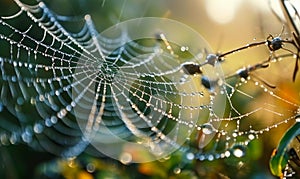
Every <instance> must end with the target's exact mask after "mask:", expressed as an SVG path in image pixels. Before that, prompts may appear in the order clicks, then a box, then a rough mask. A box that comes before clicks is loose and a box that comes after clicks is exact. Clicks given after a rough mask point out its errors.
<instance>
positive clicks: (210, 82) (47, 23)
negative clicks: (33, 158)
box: [0, 0, 299, 163]
mask: <svg viewBox="0 0 300 179" xmlns="http://www.w3.org/2000/svg"><path fill="white" fill-rule="evenodd" d="M15 3H16V4H17V6H18V11H17V12H16V13H15V14H13V15H10V16H2V17H1V19H0V48H1V49H2V50H1V52H0V53H1V58H0V62H1V80H0V83H1V98H0V99H1V101H0V104H1V105H0V109H1V113H0V115H1V121H0V129H1V137H0V139H1V145H10V144H18V143H26V144H28V145H30V146H31V147H33V148H35V149H37V150H46V151H48V152H51V153H54V154H56V155H59V156H63V157H67V158H69V157H74V156H78V155H79V154H81V153H82V152H84V151H85V150H86V149H87V148H90V147H91V148H95V149H97V150H98V151H100V152H102V153H104V154H106V155H108V156H111V157H113V158H115V159H118V160H120V161H121V162H123V163H130V162H139V161H149V160H153V158H152V157H150V158H143V159H138V158H136V156H134V153H136V152H137V151H139V149H136V147H130V145H136V146H142V150H146V151H148V152H149V153H150V154H151V155H154V156H155V157H165V156H166V155H169V154H170V153H171V152H174V151H175V150H178V149H179V151H181V152H182V153H184V154H185V155H186V157H187V158H188V159H189V160H194V159H197V160H201V161H202V160H209V161H211V160H215V159H219V158H227V157H230V156H232V155H233V156H235V157H242V156H244V155H245V152H246V150H247V146H248V144H249V143H250V142H251V141H252V140H254V139H257V138H258V137H259V136H261V135H262V134H263V133H266V132H268V131H270V130H272V129H274V128H277V127H279V126H281V125H284V124H286V123H290V122H291V123H292V122H293V121H294V118H295V116H296V115H297V114H298V112H299V111H298V108H299V104H298V101H297V100H295V99H291V98H288V97H287V95H286V94H284V92H283V90H282V89H281V88H283V87H282V86H280V84H277V81H276V80H274V79H273V80H272V78H268V77H266V79H265V78H264V79H262V78H261V76H265V75H264V72H265V74H266V73H269V71H272V72H273V71H276V69H277V68H279V67H280V65H281V64H283V63H286V61H288V60H293V59H295V58H297V56H296V53H297V49H296V48H295V46H293V44H289V43H286V46H285V48H286V49H290V50H283V49H279V50H282V51H280V52H277V49H276V50H274V48H275V46H272V45H274V44H271V45H270V44H269V43H271V42H272V40H273V39H275V38H273V37H272V38H271V37H270V38H268V39H267V40H265V41H262V42H257V43H256V44H255V45H248V46H247V48H246V47H245V48H243V49H240V50H239V51H241V52H243V51H244V50H245V51H247V50H246V49H248V48H252V47H253V48H257V47H256V46H258V47H259V48H265V49H266V51H267V52H268V55H267V57H266V58H263V59H261V60H260V61H258V62H256V63H255V64H253V65H249V66H247V67H243V68H239V67H238V68H237V69H227V68H226V69H225V68H223V70H224V74H223V71H222V67H223V65H228V64H230V63H234V62H232V61H231V59H230V57H231V55H232V53H220V54H213V53H210V52H209V51H210V49H209V45H208V44H207V43H206V42H205V41H204V40H203V39H201V40H202V41H200V42H199V44H202V45H199V46H197V47H196V50H195V51H194V49H193V46H191V45H187V46H182V45H181V44H179V45H178V44H176V43H173V42H172V41H170V40H169V37H170V36H171V34H166V32H164V31H163V30H161V31H158V32H154V33H153V36H152V38H151V37H149V38H144V39H133V38H132V34H130V31H129V30H128V29H122V28H120V29H121V30H120V31H119V33H113V34H109V33H110V32H111V31H106V32H107V33H106V32H104V33H101V34H99V33H98V32H97V30H96V28H95V27H94V25H93V21H92V19H91V17H90V16H89V15H86V16H85V17H84V18H76V19H74V18H71V17H63V16H58V15H56V14H55V13H53V12H52V11H51V10H50V9H48V8H47V7H46V5H45V4H44V3H43V2H39V3H35V4H33V5H27V4H24V3H22V2H20V1H18V0H15ZM20 22H23V25H22V26H18V25H17V24H18V23H20ZM64 22H72V23H74V22H75V23H77V24H81V25H82V26H81V28H80V30H79V31H78V32H76V33H71V32H69V31H68V30H66V28H65V27H64V26H63V25H62V23H64ZM158 30H160V29H158ZM116 34H118V35H116ZM164 34H166V35H164ZM110 35H112V36H110ZM287 41H288V40H287ZM186 43H187V42H186ZM265 44H266V45H265ZM192 45H194V44H192ZM275 51H276V52H275ZM272 68H273V70H272ZM274 69H275V70H274ZM267 76H268V75H267ZM288 79H290V78H288ZM269 80H270V81H271V82H270V84H269ZM258 96H259V98H258ZM241 101H242V102H241ZM241 104H242V105H243V106H244V107H238V106H240V105H241ZM279 105H280V106H285V108H284V109H282V108H281V107H278V106H279ZM254 118H260V119H261V120H266V119H269V118H272V120H268V121H263V122H260V121H259V120H254ZM120 141H122V142H124V141H125V142H124V143H122V142H121V145H120ZM107 146H110V147H107ZM116 146H117V147H116ZM120 146H121V147H120ZM105 147H107V149H106V148H105ZM112 148H115V149H116V148H117V151H113V154H112V153H109V152H111V151H110V150H111V149H112ZM107 152H108V153H107ZM149 153H148V154H149ZM148 154H147V155H148ZM150 154H149V155H150ZM155 157H154V158H155Z"/></svg>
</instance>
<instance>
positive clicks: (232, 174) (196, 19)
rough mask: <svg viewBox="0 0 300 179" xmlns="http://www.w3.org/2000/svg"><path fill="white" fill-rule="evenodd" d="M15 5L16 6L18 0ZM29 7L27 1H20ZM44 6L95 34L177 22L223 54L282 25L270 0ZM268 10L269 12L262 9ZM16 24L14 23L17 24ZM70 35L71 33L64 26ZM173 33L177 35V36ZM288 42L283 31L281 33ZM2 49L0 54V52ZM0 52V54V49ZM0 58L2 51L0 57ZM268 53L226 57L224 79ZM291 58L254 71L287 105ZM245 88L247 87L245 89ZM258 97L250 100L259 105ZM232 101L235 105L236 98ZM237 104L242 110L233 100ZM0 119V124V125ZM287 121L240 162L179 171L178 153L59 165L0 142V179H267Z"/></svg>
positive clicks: (49, 1) (9, 8)
mask: <svg viewBox="0 0 300 179" xmlns="http://www.w3.org/2000/svg"><path fill="white" fill-rule="evenodd" d="M22 2H23V1H22ZM24 2H26V3H29V4H35V3H34V2H31V1H29V0H26V1H25V0H24ZM44 2H45V4H46V5H47V6H48V7H49V8H50V9H51V10H52V11H54V12H55V13H57V14H59V15H62V16H75V17H83V16H84V15H86V14H90V15H91V17H92V19H93V21H94V23H95V26H96V28H97V30H98V31H99V32H101V31H103V30H105V29H106V28H108V27H110V26H112V25H114V24H117V23H119V22H122V21H125V20H129V19H132V18H139V17H165V18H170V19H174V20H177V21H179V22H181V23H184V24H186V25H188V26H190V27H191V28H193V29H194V30H195V31H197V32H199V34H201V35H202V36H203V38H204V39H206V41H207V43H208V44H209V45H210V47H211V50H212V53H217V52H225V51H229V50H232V49H235V48H237V47H241V46H244V45H246V44H248V43H252V42H258V41H263V40H265V39H266V38H267V37H268V35H269V34H273V35H274V36H276V35H279V34H280V33H281V31H282V28H283V23H282V22H280V20H279V19H278V18H277V17H276V16H275V14H274V13H273V12H272V11H271V9H272V8H273V10H274V11H275V12H276V13H278V15H279V16H281V12H280V9H278V8H276V6H277V5H276V2H275V1H272V3H271V5H270V3H269V1H268V0H251V1H243V0H186V1H181V0H151V1H149V0H45V1H44ZM270 6H272V7H270ZM17 11H18V8H17V6H16V5H15V3H14V2H13V1H11V0H0V15H1V16H7V15H10V14H14V13H16V12H17ZM19 25H20V26H22V24H19ZM69 30H70V31H72V30H74V31H75V32H76V29H69ZM179 35H180V34H179ZM281 35H282V37H289V36H290V34H289V33H288V31H284V33H283V34H281ZM1 50H2V49H0V51H1ZM1 53H2V52H1ZM3 53H4V52H3ZM268 56H269V51H268V50H267V48H253V49H249V50H246V51H245V52H242V53H237V54H234V55H232V56H230V62H228V63H225V64H224V72H225V73H226V74H232V73H234V72H235V71H236V70H237V69H238V68H240V67H243V66H247V65H248V64H254V63H257V62H259V61H262V60H264V59H267V58H268ZM293 67H294V61H293V62H288V61H284V62H282V64H281V65H280V67H278V66H276V67H274V68H273V70H272V71H271V72H270V71H267V72H266V73H264V72H262V73H261V74H259V76H263V77H264V80H266V81H268V82H270V83H272V84H274V85H277V86H278V87H280V89H281V90H279V91H278V92H279V93H280V94H282V96H286V97H287V98H288V99H290V100H292V101H293V102H296V103H297V102H298V101H299V90H298V89H299V83H297V82H296V83H293V82H292V80H291V76H292V73H291V72H292V70H293ZM245 90H252V89H245ZM265 100H268V99H267V98H266V97H264V96H261V97H260V96H257V100H256V104H253V106H250V107H249V108H251V107H253V108H254V109H255V108H257V106H255V105H260V103H263V102H264V101H265ZM237 102H239V101H238V100H237ZM239 103H240V107H241V108H244V107H245V106H243V102H242V101H240V102H239ZM274 105H278V106H277V107H276V109H275V110H282V111H280V112H282V113H287V114H288V113H290V112H291V111H294V110H295V109H292V108H291V109H290V107H289V106H282V107H281V106H280V105H283V104H280V103H275V104H274ZM7 116H8V115H6V114H3V113H2V115H1V118H0V120H7V119H6V117H7ZM255 117H256V118H255V119H254V118H253V119H252V121H251V120H249V121H248V122H247V123H245V125H250V124H252V125H253V124H256V123H259V124H261V125H262V126H265V125H269V123H271V122H270V121H272V115H268V114H265V115H263V114H260V115H257V116H255ZM288 126H289V124H284V125H282V126H281V127H280V128H276V129H274V130H272V131H271V132H269V133H267V134H265V135H263V136H261V137H260V138H259V139H258V140H254V141H253V142H251V143H250V144H249V147H248V149H247V153H246V156H245V157H244V158H234V157H230V158H226V159H220V160H215V161H204V162H199V161H195V162H192V163H188V164H185V165H184V166H180V165H181V163H182V158H181V157H182V156H181V155H180V154H177V153H175V154H174V156H172V157H171V158H169V159H165V160H162V161H156V162H151V163H145V164H131V165H123V164H122V163H120V162H118V161H115V160H110V159H108V158H105V157H99V156H93V155H89V154H86V153H83V154H82V155H80V156H78V157H77V158H74V159H68V160H64V159H61V158H59V157H57V156H55V155H52V154H49V153H46V152H43V151H37V150H35V149H33V148H31V147H28V146H27V145H23V144H18V145H9V146H6V145H0V161H1V163H0V178H11V179H17V178H70V179H71V178H82V179H90V178H107V179H108V178H253V179H256V178H257V179H258V178H274V177H273V176H272V175H271V173H270V171H269V164H268V162H269V158H270V155H271V153H272V150H273V149H274V148H275V147H276V145H277V144H278V141H279V139H280V138H281V136H282V134H283V133H284V131H285V130H286V129H287V127H288Z"/></svg>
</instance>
